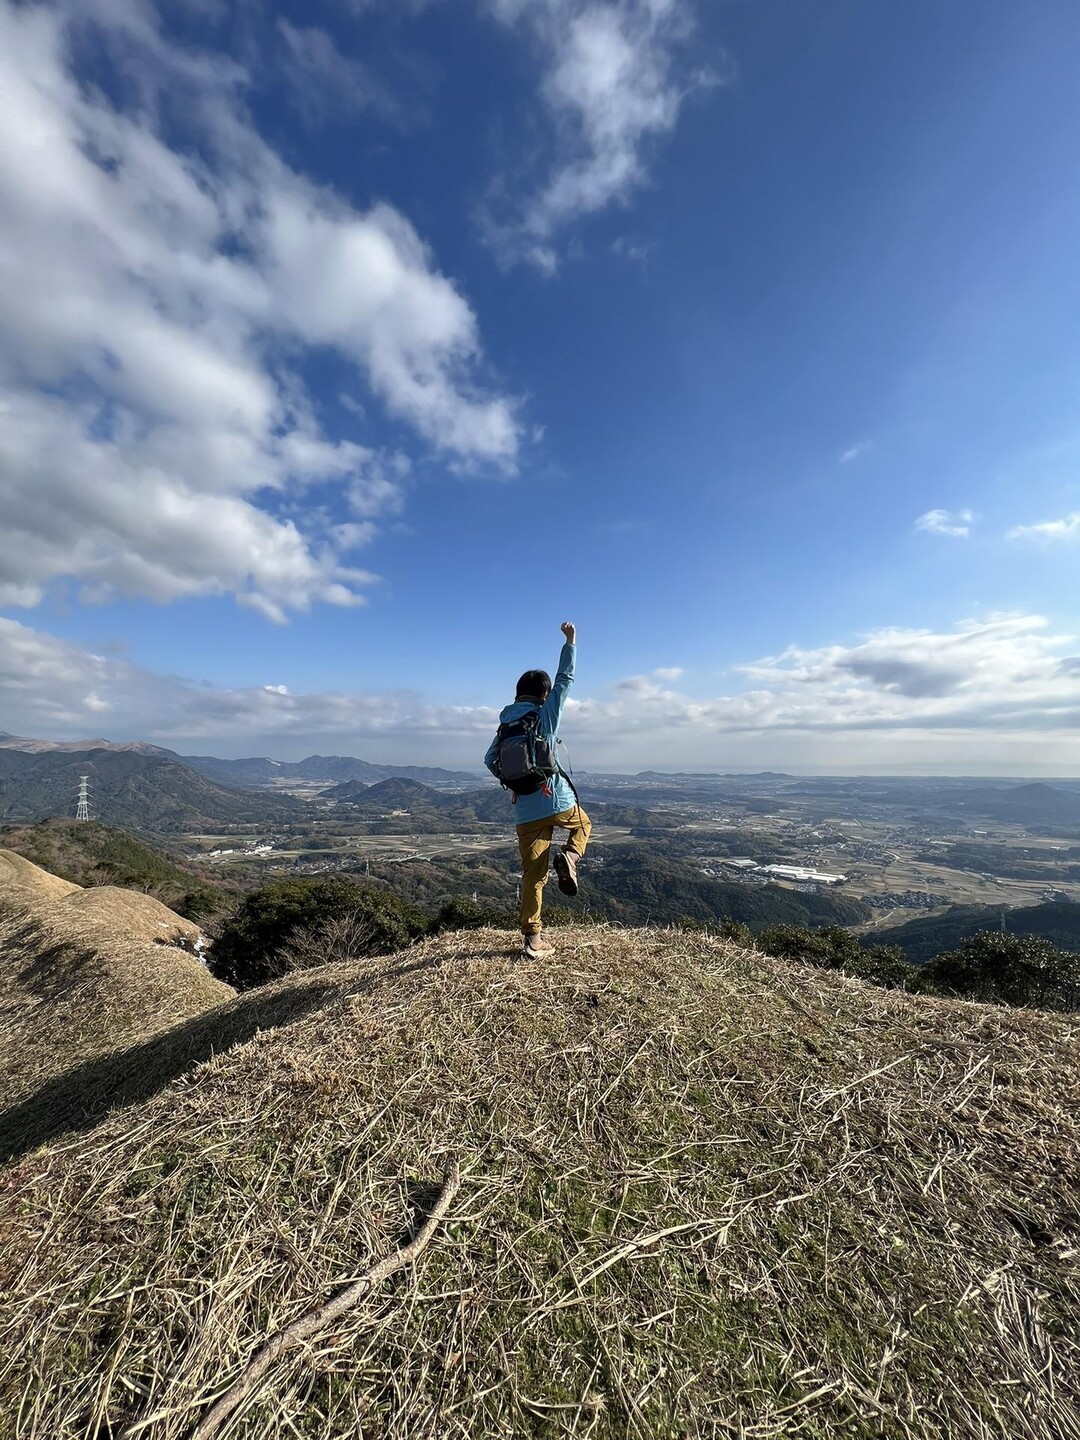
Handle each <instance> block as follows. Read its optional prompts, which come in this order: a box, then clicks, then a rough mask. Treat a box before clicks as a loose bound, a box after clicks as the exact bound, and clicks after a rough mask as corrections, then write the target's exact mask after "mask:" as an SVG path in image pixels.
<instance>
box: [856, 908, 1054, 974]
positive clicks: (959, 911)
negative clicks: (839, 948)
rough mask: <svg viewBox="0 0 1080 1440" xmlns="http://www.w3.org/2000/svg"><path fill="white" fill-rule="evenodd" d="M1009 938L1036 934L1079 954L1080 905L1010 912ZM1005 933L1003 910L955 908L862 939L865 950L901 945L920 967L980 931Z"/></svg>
mask: <svg viewBox="0 0 1080 1440" xmlns="http://www.w3.org/2000/svg"><path fill="white" fill-rule="evenodd" d="M1004 920H1005V929H1006V931H1007V932H1008V933H1009V934H1010V935H1033V936H1035V937H1036V938H1037V939H1039V940H1048V941H1049V942H1050V943H1051V945H1054V946H1056V947H1057V949H1059V950H1066V951H1070V952H1073V953H1080V905H1078V904H1073V903H1072V902H1070V901H1065V900H1054V901H1048V902H1047V903H1046V904H1044V905H1022V906H1019V907H1017V908H1016V909H1015V910H1006V911H1005V915H1004ZM1001 928H1002V907H1001V906H1000V905H953V906H951V907H950V909H948V910H946V911H945V913H944V914H943V915H925V916H920V917H919V918H918V919H915V920H908V921H906V922H905V923H904V924H903V925H892V926H889V927H888V928H886V929H882V930H875V931H874V932H873V934H871V935H865V936H863V937H862V941H863V944H865V945H899V947H900V949H901V950H902V951H903V952H904V954H905V955H906V956H907V958H908V959H909V960H913V961H915V962H916V963H917V964H922V963H923V962H924V961H926V960H932V959H933V958H934V956H935V955H940V954H943V953H944V952H945V951H948V950H955V949H956V947H957V946H958V945H959V944H960V942H961V941H962V940H966V939H968V938H969V936H972V935H977V934H978V933H979V931H980V930H1000V929H1001Z"/></svg>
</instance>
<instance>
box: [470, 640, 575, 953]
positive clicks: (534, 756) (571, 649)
mask: <svg viewBox="0 0 1080 1440" xmlns="http://www.w3.org/2000/svg"><path fill="white" fill-rule="evenodd" d="M561 628H562V633H563V635H564V636H565V638H566V643H565V644H564V645H563V647H562V654H561V655H560V656H559V669H558V672H557V674H556V676H555V683H554V685H553V684H552V683H551V676H550V675H549V674H548V673H547V671H546V670H526V671H525V674H524V675H522V677H521V679H520V680H519V681H518V682H517V690H516V692H515V696H514V703H513V704H512V705H507V707H506V709H505V710H504V711H503V712H502V714H501V715H500V716H499V720H500V722H501V723H500V725H499V729H498V732H497V734H496V736H495V739H494V740H493V741H492V742H491V744H490V745H489V746H488V752H487V754H486V755H485V756H484V764H485V765H486V766H487V768H488V769H489V770H490V771H491V773H492V774H493V775H494V776H495V778H496V779H497V780H499V781H501V782H502V784H503V786H504V787H505V789H507V790H509V791H510V792H511V797H512V803H513V805H514V815H515V819H516V821H517V837H518V849H519V850H520V852H521V934H522V953H523V954H524V955H526V956H528V957H529V959H537V958H539V957H540V956H543V955H550V954H551V953H552V949H553V947H552V946H551V945H549V944H547V942H546V941H545V940H544V939H543V937H542V936H541V933H540V932H541V931H542V929H543V925H542V923H541V920H540V912H541V910H542V908H543V904H544V886H545V885H546V884H547V878H548V862H549V860H550V858H551V842H552V840H553V839H554V836H555V831H556V830H565V831H567V837H566V844H565V846H564V847H563V848H562V849H561V850H556V852H555V875H556V878H557V879H558V882H559V889H560V890H561V891H562V893H563V894H564V895H576V894H577V892H578V880H577V867H578V861H579V860H580V859H581V857H582V856H583V855H584V854H585V847H586V846H587V845H588V843H589V832H590V830H591V829H592V826H591V824H590V823H589V817H588V816H587V815H586V814H585V811H584V810H583V809H582V808H581V804H580V802H579V800H578V798H577V791H576V790H575V789H574V782H573V781H572V780H571V779H570V778H569V776H568V775H566V774H565V772H564V771H563V770H562V767H561V766H560V765H559V760H558V755H557V749H558V745H559V721H560V720H561V719H562V712H563V706H564V705H565V703H566V696H567V692H568V691H569V689H570V686H571V685H572V684H573V680H574V655H575V653H576V641H577V631H576V629H575V627H574V626H573V625H571V623H570V621H569V620H567V621H565V623H564V624H563V625H562V627H561Z"/></svg>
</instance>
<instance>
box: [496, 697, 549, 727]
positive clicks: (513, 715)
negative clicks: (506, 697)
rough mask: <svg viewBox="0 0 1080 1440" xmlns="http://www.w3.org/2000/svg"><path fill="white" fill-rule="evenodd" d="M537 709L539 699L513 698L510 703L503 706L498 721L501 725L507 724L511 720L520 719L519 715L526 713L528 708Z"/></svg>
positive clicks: (538, 707)
mask: <svg viewBox="0 0 1080 1440" xmlns="http://www.w3.org/2000/svg"><path fill="white" fill-rule="evenodd" d="M539 709H540V701H539V700H515V701H514V703H513V704H512V705H504V706H503V709H502V713H501V714H500V716H499V723H500V724H501V725H509V724H510V722H511V721H512V720H520V719H521V717H522V716H523V715H527V714H528V713H529V711H530V710H539Z"/></svg>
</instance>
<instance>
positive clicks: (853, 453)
mask: <svg viewBox="0 0 1080 1440" xmlns="http://www.w3.org/2000/svg"><path fill="white" fill-rule="evenodd" d="M869 449H870V441H869V440H858V441H856V443H855V444H854V445H849V446H848V448H847V449H846V450H845V451H844V453H843V454H842V455H841V456H840V464H841V465H850V464H851V462H852V461H853V460H858V458H859V456H860V455H865V454H866V452H867V450H869Z"/></svg>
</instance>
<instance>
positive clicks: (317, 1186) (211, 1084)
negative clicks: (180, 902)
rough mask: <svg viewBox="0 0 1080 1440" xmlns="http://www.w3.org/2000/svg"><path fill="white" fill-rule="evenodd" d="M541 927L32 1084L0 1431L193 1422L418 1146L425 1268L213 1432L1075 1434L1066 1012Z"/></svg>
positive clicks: (393, 1197)
mask: <svg viewBox="0 0 1080 1440" xmlns="http://www.w3.org/2000/svg"><path fill="white" fill-rule="evenodd" d="M557 938H558V941H559V953H558V955H557V956H556V958H555V959H554V960H553V961H551V962H549V963H545V964H523V963H515V962H514V961H513V960H512V959H511V958H510V956H509V954H508V951H509V949H510V947H511V945H512V943H513V937H512V936H511V935H510V934H508V933H506V932H499V931H490V930H488V931H483V930H482V931H473V932H469V933H459V934H449V935H443V936H439V937H434V938H431V939H428V940H425V941H424V942H422V943H421V944H420V945H418V946H415V947H413V948H411V949H409V950H407V951H405V952H402V953H399V954H397V955H392V956H386V957H382V958H380V959H378V960H367V961H363V962H345V963H340V964H337V965H334V966H329V967H323V968H321V969H317V970H312V971H307V972H305V973H304V974H302V975H299V976H293V977H290V978H288V979H286V980H282V981H278V982H276V983H275V984H273V985H270V986H265V987H261V988H260V989H258V990H255V991H251V992H249V993H248V994H245V995H241V996H239V997H237V998H236V999H231V1000H226V1001H225V1002H224V1003H222V1004H220V1005H218V1006H216V1007H214V1008H212V1009H210V1010H208V1011H206V1012H205V1013H202V1014H200V1015H198V1016H196V1017H194V1018H193V1019H191V1020H189V1021H187V1022H185V1023H184V1024H182V1025H180V1026H178V1027H177V1028H176V1029H175V1031H173V1032H172V1033H171V1034H165V1035H157V1036H155V1037H151V1038H150V1039H148V1040H146V1041H144V1042H142V1043H136V1044H131V1043H128V1044H127V1045H126V1046H125V1047H124V1048H123V1049H121V1050H120V1051H118V1052H117V1053H115V1054H114V1055H113V1056H112V1057H111V1059H110V1057H98V1058H97V1059H96V1060H94V1061H93V1062H92V1063H91V1064H90V1065H89V1066H88V1067H87V1069H86V1073H84V1074H82V1075H80V1074H77V1073H76V1074H71V1075H68V1076H66V1077H61V1083H59V1084H58V1085H54V1086H53V1088H52V1090H51V1091H50V1094H49V1096H48V1097H45V1098H43V1099H42V1100H41V1105H40V1107H39V1108H38V1109H35V1105H34V1103H33V1102H31V1103H29V1104H27V1105H24V1106H23V1107H22V1110H21V1113H20V1117H19V1126H18V1127H16V1128H15V1129H12V1128H11V1127H9V1129H8V1131H7V1147H6V1148H7V1153H8V1156H9V1165H8V1168H7V1170H6V1171H5V1172H0V1176H2V1185H3V1188H2V1191H0V1194H2V1196H3V1200H2V1201H0V1229H2V1234H3V1246H2V1250H0V1287H2V1289H3V1293H4V1294H5V1296H6V1299H5V1302H4V1320H5V1343H4V1345H3V1346H2V1347H0V1416H3V1417H6V1418H5V1419H0V1435H3V1436H5V1437H8V1436H10V1437H12V1440H14V1437H15V1436H16V1435H17V1436H18V1437H19V1440H75V1437H80V1440H82V1437H85V1436H93V1437H95V1440H102V1437H105V1436H110V1437H113V1436H117V1435H118V1434H119V1433H120V1431H121V1428H122V1427H123V1426H124V1425H125V1424H126V1423H129V1422H138V1421H139V1420H145V1421H148V1422H150V1423H148V1424H147V1425H146V1427H145V1428H141V1429H138V1430H136V1431H135V1432H134V1433H135V1434H139V1435H152V1436H153V1437H154V1440H179V1437H182V1436H183V1437H187V1436H189V1435H190V1434H191V1432H192V1430H193V1428H194V1424H195V1422H196V1420H197V1419H198V1417H199V1415H200V1414H201V1413H202V1412H203V1410H204V1408H205V1406H206V1405H207V1403H208V1401H209V1400H210V1399H211V1398H212V1397H214V1396H215V1395H217V1394H218V1393H220V1391H221V1389H222V1388H223V1386H224V1384H226V1383H227V1382H228V1381H229V1380H231V1379H232V1378H234V1377H235V1376H236V1374H237V1373H238V1372H239V1370H240V1368H241V1367H242V1365H243V1363H244V1362H245V1360H246V1359H247V1358H248V1357H249V1356H250V1354H251V1352H252V1351H253V1349H254V1348H255V1346H256V1345H257V1344H258V1343H259V1342H260V1341H261V1340H262V1339H263V1338H265V1336H266V1335H267V1334H268V1332H270V1331H272V1330H273V1329H275V1328H276V1327H278V1326H280V1325H281V1324H283V1323H285V1322H287V1321H289V1320H291V1319H293V1318H295V1317H296V1316H297V1315H299V1314H300V1313H302V1312H303V1311H305V1310H306V1309H308V1308H309V1307H311V1306H312V1305H314V1304H315V1303H317V1302H319V1301H322V1300H324V1299H326V1298H327V1296H328V1295H329V1294H331V1293H332V1292H333V1291H334V1290H335V1288H336V1287H337V1286H339V1285H340V1284H341V1283H342V1282H343V1281H344V1280H345V1279H346V1278H348V1277H352V1276H355V1275H357V1274H359V1273H360V1272H362V1271H364V1270H365V1269H367V1268H368V1267H369V1266H370V1265H371V1264H372V1262H373V1261H374V1260H375V1259H377V1258H379V1257H381V1256H382V1255H384V1254H387V1253H388V1252H390V1251H393V1250H394V1249H395V1248H397V1247H398V1246H399V1245H400V1244H401V1243H402V1239H403V1236H405V1235H406V1234H407V1233H408V1232H409V1231H410V1229H411V1228H412V1227H414V1226H415V1224H416V1223H417V1219H418V1216H419V1215H420V1214H422V1213H423V1211H424V1209H425V1207H426V1206H427V1205H429V1204H430V1203H431V1197H432V1194H433V1191H434V1189H436V1188H437V1186H438V1184H439V1180H440V1176H441V1173H442V1168H443V1165H444V1164H445V1163H446V1161H447V1160H448V1158H450V1157H455V1158H457V1159H458V1160H459V1161H460V1164H461V1167H462V1170H463V1172H464V1183H463V1186H462V1189H461V1191H460V1193H459V1195H458V1198H457V1200H456V1201H455V1203H454V1206H453V1208H452V1211H451V1213H450V1215H449V1216H448V1218H447V1221H446V1223H445V1224H444V1225H443V1226H442V1227H441V1229H440V1231H439V1233H438V1235H437V1238H436V1240H435V1242H434V1244H433V1246H432V1247H431V1248H430V1249H429V1250H428V1251H427V1252H426V1254H425V1255H423V1256H422V1257H421V1259H420V1261H419V1262H418V1264H417V1265H416V1267H415V1268H414V1269H412V1270H409V1271H406V1272H403V1273H401V1274H399V1275H398V1276H396V1277H395V1279H394V1280H392V1281H391V1282H389V1283H388V1284H387V1285H385V1286H384V1287H383V1288H381V1289H379V1290H378V1291H376V1292H375V1293H374V1294H373V1295H372V1296H371V1298H370V1300H369V1301H367V1302H366V1303H365V1304H364V1305H363V1306H361V1307H360V1309H358V1310H356V1311H354V1312H352V1313H350V1314H349V1315H347V1316H346V1317H345V1318H344V1319H342V1320H340V1321H338V1322H337V1323H336V1325H335V1327H334V1328H333V1329H332V1330H331V1331H329V1332H327V1333H326V1334H324V1335H322V1336H320V1337H318V1338H317V1339H316V1340H315V1341H314V1342H312V1344H311V1345H310V1346H309V1347H308V1348H307V1349H306V1350H304V1351H300V1352H296V1353H293V1354H291V1355H290V1356H287V1357H285V1358H283V1359H282V1360H280V1361H279V1362H278V1363H277V1364H276V1365H275V1367H274V1369H273V1370H272V1372H271V1374H270V1375H269V1377H268V1378H267V1381H266V1382H265V1384H264V1386H263V1387H262V1388H261V1389H260V1391H259V1392H258V1394H257V1395H256V1396H254V1397H253V1398H252V1399H251V1400H250V1401H249V1402H247V1403H246V1404H245V1406H244V1407H243V1409H242V1410H241V1412H240V1414H239V1416H238V1417H237V1418H236V1419H235V1420H234V1421H233V1422H232V1423H231V1425H230V1426H229V1427H228V1428H227V1430H226V1432H224V1433H225V1434H227V1435H228V1436H230V1437H246V1440H255V1437H260V1440H286V1437H289V1440H293V1437H296V1436H300V1437H307V1436H310V1437H312V1440H314V1437H319V1440H326V1437H329V1440H345V1437H354V1436H365V1437H367V1436H371V1437H392V1436H393V1437H402V1440H404V1437H409V1440H416V1437H432V1440H434V1437H440V1440H442V1437H476V1436H490V1437H495V1436H500V1437H502V1436H507V1437H510V1436H536V1437H548V1436H551V1437H555V1436H564V1435H567V1436H569V1435H578V1436H585V1435H588V1436H591V1437H594V1440H616V1437H618V1440H622V1437H626V1436H637V1437H683V1436H686V1437H690V1436H694V1437H698V1436H703V1437H713V1436H716V1437H719V1436H731V1435H739V1436H745V1437H750V1436H753V1437H755V1440H758V1437H776V1440H780V1437H785V1440H787V1437H796V1436H799V1437H808V1440H809V1437H832V1436H845V1437H856V1436H865V1437H897V1440H900V1437H905V1440H914V1437H919V1440H938V1437H941V1436H945V1435H948V1436H949V1437H950V1440H953V1437H961V1440H965V1437H972V1440H974V1437H987V1440H989V1437H991V1436H993V1437H997V1436H1006V1435H1008V1436H1009V1437H1010V1440H1057V1437H1065V1436H1071V1435H1075V1434H1077V1433H1078V1427H1080V1399H1078V1388H1077V1385H1078V1382H1077V1375H1078V1373H1080V1365H1078V1362H1080V1345H1078V1341H1077V1336H1078V1333H1080V1326H1078V1321H1080V1265H1078V1259H1080V1190H1078V1181H1080V1174H1078V1159H1077V1157H1078V1156H1080V1037H1078V1036H1077V1033H1076V1026H1075V1022H1074V1021H1070V1020H1069V1019H1068V1018H1065V1017H1052V1016H1047V1015H1041V1014H1034V1013H1032V1012H1026V1011H1016V1010H1003V1009H996V1008H993V1007H988V1006H980V1005H974V1004H969V1003H965V1002H959V1001H943V1000H936V999H928V998H920V997H914V996H910V995H907V994H904V993H901V992H885V991H881V990H876V989H874V988H872V987H869V986H867V985H864V984H862V983H860V982H857V981H853V980H849V979H846V978H844V977H842V976H839V975H837V974H834V973H826V972H822V971H818V970H813V969H810V968H807V967H803V966H800V965H798V964H788V963H785V962H782V961H778V960H774V959H771V958H770V957H768V956H763V955H759V954H756V953H754V952H750V951H746V950H743V949H740V948H739V947H738V946H736V945H734V944H732V943H731V942H726V941H721V940H716V939H710V938H708V937H705V936H701V935H692V934H688V933H686V932H681V931H675V930H673V931H660V930H650V931H633V930H617V929H612V928H608V927H603V926H600V927H583V928H579V929H573V928H570V929H565V930H560V931H559V932H558V937H557ZM259 1024H262V1025H263V1026H276V1028H272V1029H267V1028H263V1029H262V1030H261V1031H259V1030H257V1029H256V1026H257V1025H259ZM199 1061H202V1063H201V1064H200V1063H197V1062H199ZM110 1066H111V1081H112V1085H111V1086H110ZM65 1086H66V1089H65ZM65 1094H66V1095H67V1096H68V1098H69V1100H70V1099H72V1097H74V1096H76V1095H79V1096H81V1097H82V1098H81V1101H80V1104H79V1105H78V1106H74V1108H73V1109H72V1111H71V1113H70V1114H69V1116H68V1121H67V1124H68V1132H69V1133H68V1134H67V1135H66V1136H64V1137H63V1138H62V1139H59V1138H57V1139H53V1140H51V1141H49V1142H48V1143H46V1144H44V1145H40V1144H38V1142H39V1141H40V1140H42V1139H43V1138H44V1137H45V1136H46V1135H47V1134H50V1133H53V1131H55V1128H56V1124H57V1106H58V1105H61V1104H62V1103H64V1096H65ZM94 1097H96V1099H95V1098H94ZM46 1102H47V1103H46ZM109 1105H116V1106H124V1107H126V1108H116V1109H113V1110H111V1111H109V1110H108V1108H107V1107H108V1106H109ZM35 1146H36V1147H37V1148H35Z"/></svg>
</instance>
